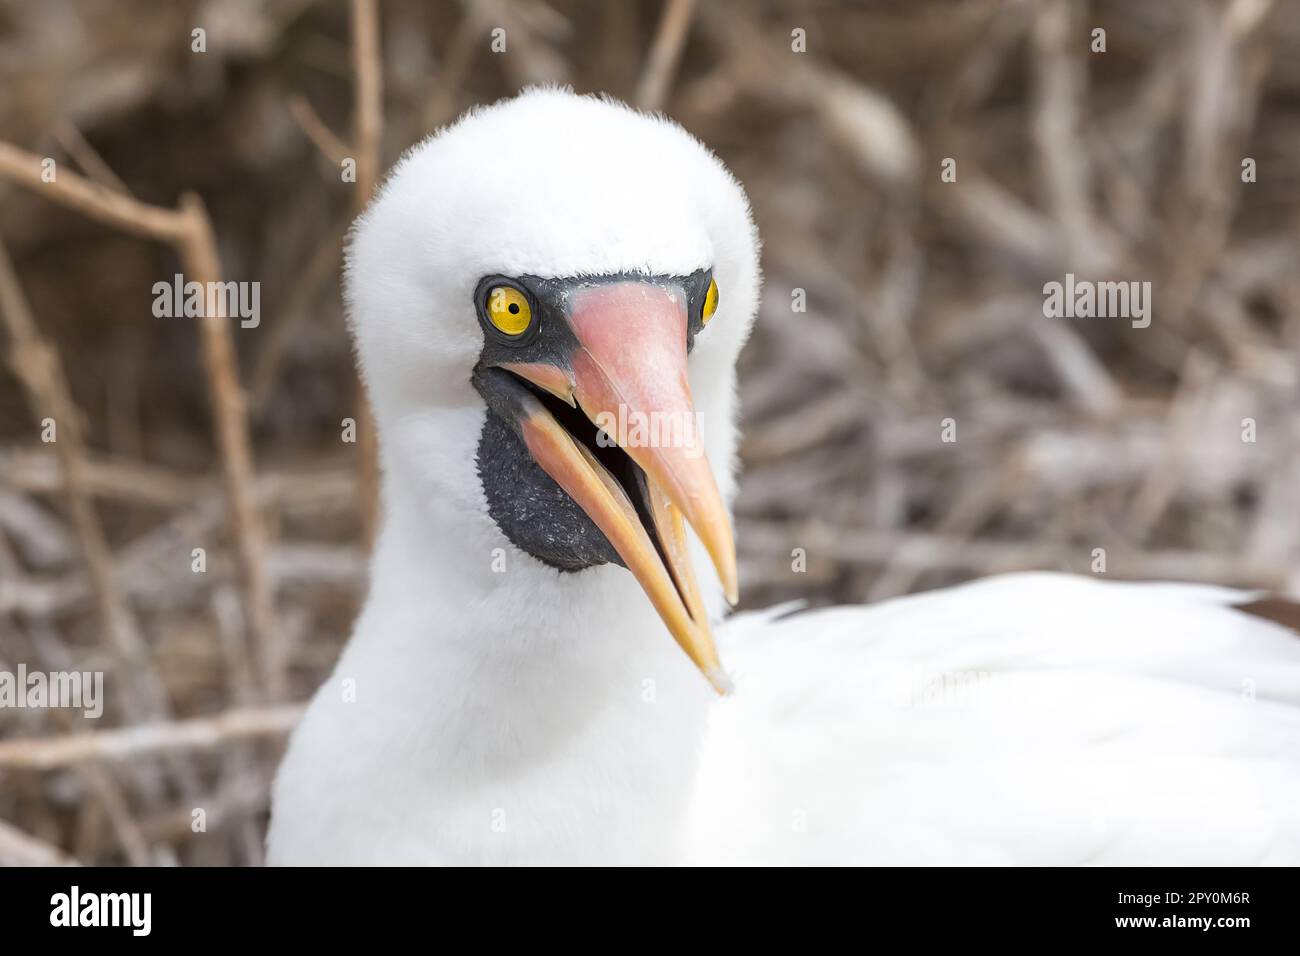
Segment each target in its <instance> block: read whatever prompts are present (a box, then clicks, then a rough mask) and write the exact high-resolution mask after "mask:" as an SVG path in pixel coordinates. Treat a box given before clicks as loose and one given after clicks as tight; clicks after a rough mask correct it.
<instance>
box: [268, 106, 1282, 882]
mask: <svg viewBox="0 0 1300 956" xmlns="http://www.w3.org/2000/svg"><path fill="white" fill-rule="evenodd" d="M757 259H758V250H757V238H756V236H755V235H754V231H753V227H752V224H751V222H750V218H749V212H748V205H747V202H746V200H745V197H744V194H743V192H742V191H741V190H740V188H739V186H738V185H737V184H736V182H735V181H734V179H733V178H732V177H731V176H730V175H729V174H728V173H727V172H726V170H725V169H724V168H723V167H722V165H721V163H719V162H718V161H717V159H716V158H714V157H713V156H712V155H711V154H710V153H708V152H707V150H705V149H704V148H703V147H701V146H700V145H699V144H698V143H697V142H696V141H695V140H694V139H692V138H691V137H690V136H689V135H687V134H686V133H684V132H683V131H682V130H681V129H680V128H678V127H676V126H674V125H672V124H670V123H668V122H666V121H663V120H660V119H656V118H650V117H646V116H643V115H640V114H637V113H634V112H632V111H630V110H627V109H625V108H623V107H621V106H619V105H617V104H614V103H610V102H607V101H602V100H597V99H592V98H584V97H576V96H573V95H572V94H569V93H565V92H561V91H533V92H530V93H527V94H524V95H523V96H521V97H519V98H517V99H515V100H511V101H508V102H505V103H503V104H500V105H498V106H495V107H492V108H490V109H487V110H483V111H480V112H477V113H474V114H471V115H470V116H469V117H467V118H466V119H464V120H462V121H461V122H460V123H459V124H457V125H456V126H454V127H452V128H451V129H449V130H447V131H444V132H443V133H441V134H439V135H438V136H436V137H434V138H433V139H431V140H429V141H428V142H426V143H424V144H422V145H420V146H419V147H416V148H415V149H414V150H412V151H411V152H410V153H409V154H408V155H407V156H406V157H405V158H404V159H403V161H402V162H401V163H400V164H399V165H398V167H397V168H396V169H395V171H394V173H393V175H392V176H391V177H390V179H389V181H388V183H387V184H386V186H385V187H384V189H383V191H382V193H381V196H380V197H379V199H378V200H377V201H376V202H375V203H374V204H373V205H372V207H371V208H370V209H369V210H368V211H367V213H366V214H365V216H364V217H363V218H362V220H361V221H360V222H359V224H358V226H357V227H356V229H355V231H354V234H353V238H352V242H351V246H350V249H349V258H348V273H347V278H348V305H349V314H350V318H351V323H352V327H353V331H354V334H355V336H356V340H357V347H358V352H359V357H360V361H361V365H362V369H363V372H364V374H365V377H366V380H367V383H368V386H369V389H370V393H371V397H372V401H373V402H374V405H375V409H376V416H377V419H378V422H379V424H380V429H381V449H382V461H383V467H384V508H385V514H386V519H385V524H384V529H383V532H382V534H381V536H380V539H379V542H378V544H377V548H376V553H375V557H374V561H373V565H372V587H371V593H370V596H369V598H368V600H367V603H366V606H365V609H364V611H363V613H362V615H361V617H360V619H359V620H358V623H357V626H356V630H355V633H354V635H353V637H352V640H351V642H350V643H349V645H348V647H347V649H346V650H345V652H344V654H343V656H342V658H341V659H340V661H339V665H338V667H337V669H336V671H335V674H334V676H333V677H332V678H331V680H330V681H329V682H327V683H326V684H325V686H323V687H322V688H321V690H320V691H319V692H318V694H317V695H316V697H315V699H314V700H313V702H312V704H311V706H310V708H309V710H308V713H307V715H306V717H305V718H304V721H303V723H302V725H301V726H300V727H299V728H298V730H297V732H296V733H295V734H294V737H293V739H292V741H291V744H290V748H289V752H288V754H287V756H286V758H285V762H284V765H283V767H282V769H281V771H280V773H279V776H278V778H277V781H276V786H275V792H274V806H273V817H272V827H271V833H270V837H269V852H270V859H271V861H272V862H275V863H416V864H424V863H569V862H646V863H651V862H726V863H751V862H792V863H793V862H827V863H832V862H837V863H838V862H872V863H875V862H879V863H940V862H942V863H1170V864H1177V863H1281V862H1290V863H1295V862H1300V639H1298V638H1297V636H1296V635H1295V634H1293V633H1291V632H1290V631H1288V630H1287V629H1285V628H1283V627H1280V626H1278V625H1275V624H1271V623H1269V622H1266V621H1262V620H1259V619H1257V618H1254V617H1251V616H1248V615H1246V614H1243V613H1241V612H1239V611H1237V610H1234V609H1232V607H1231V605H1232V604H1233V603H1236V602H1239V601H1240V600H1243V599H1244V596H1243V595H1240V594H1236V593H1234V592H1231V591H1227V590H1222V589H1215V588H1208V587H1194V586H1183V585H1144V584H1115V583H1102V582H1101V581H1098V580H1093V579H1085V578H1074V577H1068V576H1062V575H1049V574H1041V575H1016V576H1008V577H1001V578H995V579H990V580H987V581H982V582H978V583H975V584H971V585H967V586H964V587H960V588H954V589H950V590H946V591H939V592H934V593H930V594H923V595H917V596H913V597H908V598H902V599H899V600H895V601H890V602H886V603H884V604H880V605H877V606H873V607H853V608H839V609H834V610H826V611H818V612H806V613H805V612H798V613H793V614H790V615H787V616H781V615H780V614H774V613H771V612H769V613H766V614H761V613H760V614H742V615H739V616H737V617H734V618H733V619H731V620H730V621H729V622H727V623H725V624H724V625H722V626H721V628H720V629H719V631H718V635H717V636H718V644H719V648H720V651H721V659H722V662H723V664H724V666H725V667H726V668H727V670H728V672H729V673H730V675H731V677H732V678H733V680H734V686H735V690H734V693H733V694H732V695H731V696H730V697H727V698H722V699H719V698H717V697H716V696H715V695H714V694H713V692H712V691H711V690H710V688H709V687H708V685H707V684H706V683H705V681H704V680H702V679H701V676H700V673H699V672H698V671H697V670H696V668H695V667H694V666H693V665H692V664H691V662H690V661H689V660H688V659H687V657H686V656H685V655H684V654H683V653H682V651H681V650H680V649H679V648H678V647H677V646H676V645H675V644H674V643H673V641H672V640H671V639H670V638H669V636H668V634H667V632H666V630H665V625H664V623H663V622H662V621H661V619H660V617H659V615H658V614H656V612H655V611H654V609H653V608H652V607H651V606H650V604H649V602H648V601H647V600H646V595H645V594H644V593H643V592H642V590H641V588H640V587H639V586H638V584H637V582H636V580H634V579H633V577H632V575H631V574H629V572H628V571H627V570H625V569H624V568H622V567H618V566H614V565H603V566H599V567H591V568H587V569H586V570H582V571H577V572H572V573H568V572H560V571H557V570H556V569H555V568H553V567H550V566H548V565H547V564H545V563H543V562H541V561H539V560H536V559H535V558H533V557H531V556H530V555H529V554H526V553H524V552H522V551H520V550H519V549H518V548H516V547H515V546H514V545H512V543H511V540H510V539H509V538H508V537H507V536H506V535H505V534H503V532H502V531H501V529H500V528H499V527H498V526H497V524H496V523H495V522H494V521H493V520H492V517H491V515H490V514H489V508H488V505H487V503H486V501H485V496H484V490H483V487H482V484H481V482H480V480H479V474H478V472H477V470H476V467H477V466H476V454H477V444H478V441H479V438H480V434H481V433H482V432H483V425H484V421H485V416H486V415H487V414H489V412H488V410H487V408H486V406H485V403H484V400H483V398H482V397H481V396H480V394H479V393H478V392H476V391H475V389H474V388H473V387H472V386H471V384H470V371H471V369H472V368H473V367H474V365H475V362H476V360H477V359H478V356H479V353H480V351H481V350H482V349H483V332H482V331H481V330H480V327H479V325H478V323H477V322H476V320H475V313H474V307H473V304H472V296H473V294H474V289H475V284H476V283H477V282H478V281H479V279H480V277H482V276H484V275H491V274H502V275H508V276H514V275H529V276H541V277H562V276H581V275H603V274H609V273H641V274H646V275H686V274H689V273H691V272H692V271H694V270H698V269H702V268H711V269H712V270H713V276H714V277H715V278H716V280H717V283H718V286H719V288H720V289H721V304H720V306H719V308H718V312H717V314H716V315H715V316H714V317H713V319H712V321H711V322H710V324H709V326H708V328H707V329H705V330H703V331H702V332H701V333H700V334H699V335H698V336H697V338H696V341H695V348H694V351H693V352H692V353H691V355H690V359H689V376H690V387H691V391H692V393H693V395H694V401H695V407H696V408H697V409H698V411H699V413H700V420H701V427H702V429H703V439H704V445H705V447H706V449H707V452H708V458H709V460H710V461H711V462H713V464H714V466H715V469H716V477H717V484H718V487H719V489H720V490H721V492H722V495H723V497H724V498H725V499H726V500H727V501H730V499H731V497H732V495H733V493H734V488H735V480H734V474H733V472H734V469H733V468H732V467H730V466H731V463H732V461H733V458H734V450H735V444H736V431H735V425H734V421H735V399H734V365H735V359H736V356H737V354H738V352H739V350H740V348H741V346H742V345H743V344H744V341H745V338H746V337H747V334H748V330H749V327H750V324H751V323H752V321H753V316H754V312H755V305H756V301H757V294H758V282H759V273H758V261H757ZM691 548H692V553H693V556H694V565H695V567H696V568H697V569H700V571H701V572H702V574H701V577H702V584H703V588H702V590H703V592H704V595H703V597H704V603H705V605H706V606H707V608H708V612H709V616H710V617H711V618H712V619H714V620H719V619H720V618H721V616H722V611H723V606H724V602H723V601H722V598H721V588H720V586H719V584H718V580H717V577H716V575H714V573H713V571H712V567H711V565H710V562H709V560H708V558H707V556H706V555H705V554H704V552H703V549H702V548H701V547H700V546H699V542H698V541H696V540H694V539H693V538H692V541H691ZM502 559H504V561H505V562H506V571H505V573H500V569H499V562H500V560H502ZM742 585H743V582H742Z"/></svg>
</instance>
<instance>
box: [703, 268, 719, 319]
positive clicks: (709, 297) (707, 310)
mask: <svg viewBox="0 0 1300 956" xmlns="http://www.w3.org/2000/svg"><path fill="white" fill-rule="evenodd" d="M717 311H718V280H717V279H710V280H709V291H708V292H706V293H704V308H703V309H701V310H700V321H702V322H704V323H705V324H706V325H707V324H708V321H709V319H711V318H713V313H714V312H717Z"/></svg>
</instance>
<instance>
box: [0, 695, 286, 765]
mask: <svg viewBox="0 0 1300 956" xmlns="http://www.w3.org/2000/svg"><path fill="white" fill-rule="evenodd" d="M304 709H305V707H304V705H302V704H280V705H278V706H275V707H247V708H241V709H238V710H228V711H225V712H224V713H220V714H215V715H213V716H211V717H196V718H194V719H192V720H182V721H176V722H173V723H165V724H163V723H156V724H142V725H139V726H136V727H123V728H120V729H117V730H105V731H101V732H99V733H93V734H71V735H69V736H66V737H47V738H44V739H36V740H6V741H0V768H3V769H6V770H53V769H54V768H56V767H71V766H76V765H78V764H82V763H86V762H88V761H106V762H116V761H123V760H132V759H138V758H141V757H145V756H151V755H157V754H165V753H180V752H190V751H210V750H215V749H217V748H218V747H223V746H225V745H227V744H229V743H232V742H235V741H240V740H252V739H256V738H260V737H279V736H282V735H284V734H287V733H288V732H289V731H291V730H293V728H294V727H295V726H296V725H297V723H298V721H299V719H300V718H301V717H302V713H303V710H304Z"/></svg>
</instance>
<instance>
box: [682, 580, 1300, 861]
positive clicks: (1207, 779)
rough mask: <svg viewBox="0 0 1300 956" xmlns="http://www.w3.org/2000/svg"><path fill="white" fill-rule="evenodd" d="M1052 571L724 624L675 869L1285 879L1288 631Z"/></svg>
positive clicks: (1289, 762)
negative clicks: (1036, 871)
mask: <svg viewBox="0 0 1300 956" xmlns="http://www.w3.org/2000/svg"><path fill="white" fill-rule="evenodd" d="M1249 599H1250V595H1245V594H1242V593H1241V592H1236V591H1230V590H1227V589H1222V588H1211V587H1201V586H1192V585H1175V584H1123V583H1102V582H1101V581H1098V580H1096V579H1089V578H1082V577H1073V576H1067V575H1055V574H1021V575H1008V576H1004V577H998V578H991V579H987V580H984V581H980V582H976V583H974V584H969V585H965V586H963V587H958V588H952V589H948V590H943V591H936V592H932V593H929V594H920V595H914V596H911V597H906V598H901V599H898V600H893V601H888V602H885V603H882V604H879V605H875V606H871V607H847V608H836V609H831V610H823V611H814V612H807V613H799V614H795V615H793V616H789V617H784V618H782V617H778V616H775V615H770V614H746V615H739V616H738V617H736V618H735V619H733V620H732V621H731V622H729V623H728V624H727V625H726V626H725V627H724V628H723V629H722V630H721V632H720V635H719V636H720V646H721V650H722V659H723V661H724V663H725V664H726V666H727V667H728V669H729V670H730V672H731V675H732V677H733V679H734V682H735V692H734V694H733V695H732V696H731V697H730V698H727V699H725V700H723V701H720V702H719V704H718V705H717V706H716V707H715V709H714V711H713V714H712V716H711V723H710V728H709V734H708V737H707V739H706V741H705V745H704V752H703V755H702V761H701V766H702V771H701V776H700V781H699V789H698V792H697V794H696V798H695V800H694V803H693V807H692V818H691V825H690V828H689V830H688V834H689V841H690V847H689V849H690V852H691V854H692V859H695V860H713V861H719V860H721V861H727V862H733V863H743V862H758V861H764V862H814V861H822V862H848V861H858V862H879V863H899V864H919V863H994V864H996V863H1016V864H1078V863H1094V864H1209V863H1222V864H1251V863H1281V862H1287V863H1297V862H1300V636H1297V635H1296V634H1294V633H1293V632H1291V631H1290V630H1288V629H1287V628H1285V627H1282V626H1280V625H1278V624H1275V623H1271V622H1269V621H1265V620H1261V619H1259V618H1257V617H1253V616H1250V615H1248V614H1245V613H1243V612H1241V611H1239V610H1236V609H1234V607H1233V605H1234V604H1237V603H1241V602H1243V601H1247V600H1249Z"/></svg>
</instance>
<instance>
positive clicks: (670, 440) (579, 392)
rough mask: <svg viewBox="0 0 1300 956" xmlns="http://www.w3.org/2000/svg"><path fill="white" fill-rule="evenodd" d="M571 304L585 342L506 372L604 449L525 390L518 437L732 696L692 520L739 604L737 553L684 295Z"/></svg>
mask: <svg viewBox="0 0 1300 956" xmlns="http://www.w3.org/2000/svg"><path fill="white" fill-rule="evenodd" d="M566 305H567V319H568V323H569V326H570V328H571V330H572V333H573V337H574V339H575V340H576V346H575V347H574V348H573V349H572V352H571V354H570V355H568V356H566V357H565V359H567V361H565V360H554V359H551V360H547V361H544V362H517V363H511V362H503V363H501V365H500V367H501V368H504V369H506V370H508V371H510V372H511V373H513V374H514V375H516V376H518V377H519V378H522V379H525V380H526V381H528V382H530V383H532V384H533V385H535V386H537V387H538V388H540V389H542V390H544V391H546V392H548V393H549V394H551V395H554V396H556V397H558V398H560V399H562V400H563V401H565V402H567V403H568V404H570V405H576V406H577V407H578V408H580V409H581V410H582V412H583V413H584V414H585V416H586V417H587V418H588V419H590V421H591V422H592V423H594V424H595V425H596V427H597V428H598V429H600V432H599V433H598V436H597V439H596V442H597V447H596V448H592V447H590V445H589V444H587V443H584V442H583V441H582V440H579V439H577V438H575V436H574V435H573V434H571V433H570V431H568V430H567V429H565V427H564V426H563V425H562V424H561V423H560V421H559V420H557V418H556V417H555V415H553V414H552V413H551V412H550V410H548V409H547V407H546V406H545V404H544V403H543V401H542V400H541V399H540V398H539V397H538V396H537V395H535V394H533V393H531V392H527V391H526V390H524V389H522V388H520V390H519V394H518V395H517V396H516V401H515V406H516V408H515V417H516V419H517V427H518V428H519V433H520V435H521V436H522V438H523V441H524V444H525V445H526V446H527V448H528V451H529V452H530V453H531V454H532V456H533V458H534V459H535V460H536V461H537V463H538V465H540V466H541V468H542V469H543V470H544V471H545V472H546V473H547V474H548V475H550V476H551V478H552V479H553V480H554V481H555V482H556V483H557V484H558V485H559V486H560V487H561V488H563V489H564V490H565V491H566V492H567V493H568V494H569V496H570V497H571V498H573V500H574V501H576V502H577V503H578V505H579V506H580V507H581V508H582V509H583V510H584V511H585V512H586V513H587V515H588V516H589V517H590V518H591V520H592V521H593V522H594V523H595V524H596V526H597V527H598V528H600V530H601V531H602V532H603V533H604V535H605V537H606V538H608V539H609V542H610V544H611V545H612V546H613V547H614V550H615V551H616V552H617V553H618V555H619V557H620V558H622V560H623V562H624V564H626V565H627V568H628V570H629V571H631V572H632V574H633V576H634V577H635V578H636V579H637V581H638V582H639V583H640V585H641V587H642V588H643V589H644V591H645V593H646V595H647V597H649V599H650V602H651V604H652V605H654V607H655V610H656V611H658V613H659V616H660V617H661V618H662V619H663V622H664V624H665V626H666V627H667V628H668V631H669V633H671V634H672V636H673V638H674V639H675V640H676V641H677V643H678V644H679V645H680V646H681V648H682V650H684V651H685V652H686V654H687V656H689V657H690V659H691V660H692V661H694V662H695V664H696V666H697V667H699V669H700V671H701V672H702V673H703V674H704V676H705V677H706V678H707V679H708V680H709V682H710V683H711V684H712V685H713V686H714V687H715V688H716V689H717V690H718V691H719V693H725V692H726V686H727V682H726V677H725V674H724V673H723V671H722V668H721V665H720V663H719V661H718V653H717V649H716V648H715V646H714V643H713V636H712V632H711V630H710V627H709V621H708V616H707V613H706V611H705V608H704V602H703V600H702V598H701V595H700V588H699V584H698V582H697V581H696V577H695V572H694V569H693V567H692V564H691V560H690V556H689V552H688V546H687V539H686V528H685V526H686V524H688V523H689V524H690V526H691V528H693V529H694V531H695V533H696V535H697V536H698V537H699V539H700V541H701V543H702V544H703V545H704V548H705V550H706V551H707V552H708V554H709V556H710V558H711V559H712V561H713V565H714V567H715V568H716V569H717V573H718V578H719V581H720V582H721V584H722V588H723V592H724V593H725V595H726V596H727V599H728V600H729V601H730V602H731V603H733V604H734V603H735V601H736V597H737V580H736V549H735V543H734V539H733V537H732V531H731V520H730V518H729V516H728V514H727V509H726V506H725V505H724V504H723V501H722V495H721V494H720V493H719V491H718V486H717V483H716V481H715V480H714V477H713V472H712V470H711V469H710V467H709V462H708V458H707V457H706V455H705V453H704V448H703V444H702V440H701V436H700V431H699V419H698V415H697V413H696V411H695V405H694V403H693V402H692V400H691V390H690V383H689V380H688V378H687V370H686V326H687V310H686V300H685V296H684V294H683V293H682V292H681V290H678V289H674V288H672V287H671V286H667V285H661V284H655V283H650V282H639V281H635V280H627V281H618V282H612V283H603V284H593V285H584V286H580V287H578V288H575V289H574V290H572V291H571V292H570V293H569V295H568V301H567V303H566ZM605 448H610V449H614V448H617V449H620V450H621V453H622V454H625V455H626V456H627V457H628V458H630V459H631V461H632V462H633V463H635V466H636V468H635V469H631V471H632V473H633V475H634V478H633V480H632V481H631V482H630V483H629V482H628V481H627V480H624V481H623V482H620V481H619V479H618V478H616V477H615V476H614V473H613V472H611V470H610V467H608V465H611V464H614V462H613V461H612V459H610V458H609V457H608V455H610V454H618V452H609V453H607V452H605V451H604V449H605ZM602 458H604V459H605V460H604V461H602ZM615 467H616V470H617V466H616V465H615ZM629 484H630V485H631V487H629Z"/></svg>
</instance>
